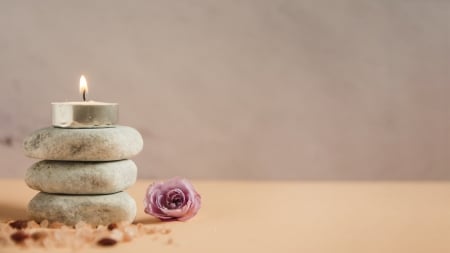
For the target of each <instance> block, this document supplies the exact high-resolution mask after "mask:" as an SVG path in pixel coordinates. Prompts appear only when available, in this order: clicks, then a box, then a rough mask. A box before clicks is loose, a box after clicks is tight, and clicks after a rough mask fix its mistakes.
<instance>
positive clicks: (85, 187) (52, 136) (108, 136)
mask: <svg viewBox="0 0 450 253" xmlns="http://www.w3.org/2000/svg"><path fill="white" fill-rule="evenodd" d="M142 147H143V141H142V137H141V135H140V134H139V132H138V131H136V130H135V129H133V128H131V127H126V126H114V127H107V128H84V129H83V128H58V127H49V128H44V129H41V130H38V131H36V132H34V133H33V134H31V135H30V136H29V137H27V138H26V139H25V142H24V149H25V154H26V155H27V156H29V157H32V158H37V159H43V161H39V162H37V163H35V164H33V165H32V166H31V167H30V168H29V169H28V170H27V173H26V177H25V182H26V183H27V185H28V186H29V187H30V188H32V189H35V190H38V191H40V192H39V193H38V194H37V195H36V196H35V197H34V198H33V199H32V200H31V201H30V203H29V205H28V211H29V214H30V216H31V218H32V219H34V220H36V221H38V222H40V221H42V220H45V219H46V220H49V221H58V222H62V223H65V224H68V225H74V224H77V223H78V222H80V221H84V222H86V223H89V224H91V225H100V224H103V225H106V224H110V223H115V222H120V221H126V222H132V221H133V220H134V218H135V216H136V202H135V201H134V199H133V198H132V197H130V195H128V194H127V193H126V192H124V190H125V189H127V188H128V187H130V186H131V185H133V184H134V183H135V182H136V177H137V167H136V165H135V163H134V162H133V161H132V160H129V158H131V157H133V156H135V155H137V154H138V153H139V152H140V151H141V150H142Z"/></svg>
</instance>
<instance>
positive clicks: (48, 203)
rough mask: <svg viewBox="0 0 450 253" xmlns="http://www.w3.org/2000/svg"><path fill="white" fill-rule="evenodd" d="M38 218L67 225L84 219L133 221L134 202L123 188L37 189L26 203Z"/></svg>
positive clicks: (102, 222)
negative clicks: (87, 191) (92, 191)
mask: <svg viewBox="0 0 450 253" xmlns="http://www.w3.org/2000/svg"><path fill="white" fill-rule="evenodd" d="M28 212H29V215H30V217H31V218H32V219H34V220H35V221H37V222H41V221H42V220H45V219H46V220H49V221H51V222H54V221H58V222H62V223H64V224H67V225H75V224H77V223H78V222H80V221H84V222H86V223H88V224H91V225H93V226H96V225H107V224H111V223H116V222H121V221H125V222H130V223H131V222H133V220H134V218H135V217H136V202H135V201H134V199H133V198H131V197H130V195H128V194H127V193H126V192H118V193H114V194H107V195H59V194H49V193H43V192H40V193H38V194H37V195H36V196H34V198H33V199H32V200H31V201H30V203H29V204H28Z"/></svg>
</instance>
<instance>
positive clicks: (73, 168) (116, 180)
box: [25, 160, 137, 194]
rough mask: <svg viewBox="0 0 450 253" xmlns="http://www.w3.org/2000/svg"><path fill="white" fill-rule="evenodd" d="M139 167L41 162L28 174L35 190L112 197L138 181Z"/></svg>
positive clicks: (127, 162) (115, 163) (27, 179)
mask: <svg viewBox="0 0 450 253" xmlns="http://www.w3.org/2000/svg"><path fill="white" fill-rule="evenodd" d="M136 177H137V167H136V165H135V164H134V162H133V161H131V160H121V161H113V162H69V161H47V160H44V161H40V162H37V163H35V164H33V165H32V166H31V167H30V168H29V169H28V170H27V173H26V175H25V182H26V183H27V185H28V186H29V187H30V188H32V189H35V190H38V191H43V192H48V193H62V194H109V193H115V192H119V191H123V190H125V189H127V188H128V187H130V186H131V185H133V184H134V183H135V182H136Z"/></svg>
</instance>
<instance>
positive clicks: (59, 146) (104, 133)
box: [24, 126, 143, 161]
mask: <svg viewBox="0 0 450 253" xmlns="http://www.w3.org/2000/svg"><path fill="white" fill-rule="evenodd" d="M142 147H143V141H142V137H141V135H140V134H139V132H138V131H136V130H135V129H133V128H131V127H126V126H117V127H112V128H96V129H67V128H56V127H49V128H44V129H40V130H37V131H36V132H34V133H32V134H31V135H30V136H28V137H27V138H26V139H25V141H24V149H25V154H26V155H27V156H29V157H32V158H37V159H45V160H64V161H114V160H122V159H126V158H130V157H132V156H134V155H137V154H138V153H139V152H140V151H141V150H142Z"/></svg>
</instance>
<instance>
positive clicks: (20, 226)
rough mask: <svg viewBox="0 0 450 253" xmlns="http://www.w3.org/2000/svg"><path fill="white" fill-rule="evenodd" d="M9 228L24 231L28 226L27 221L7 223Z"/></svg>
mask: <svg viewBox="0 0 450 253" xmlns="http://www.w3.org/2000/svg"><path fill="white" fill-rule="evenodd" d="M9 226H10V227H12V228H15V229H24V228H27V226H28V221H26V220H16V221H13V222H11V223H9Z"/></svg>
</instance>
